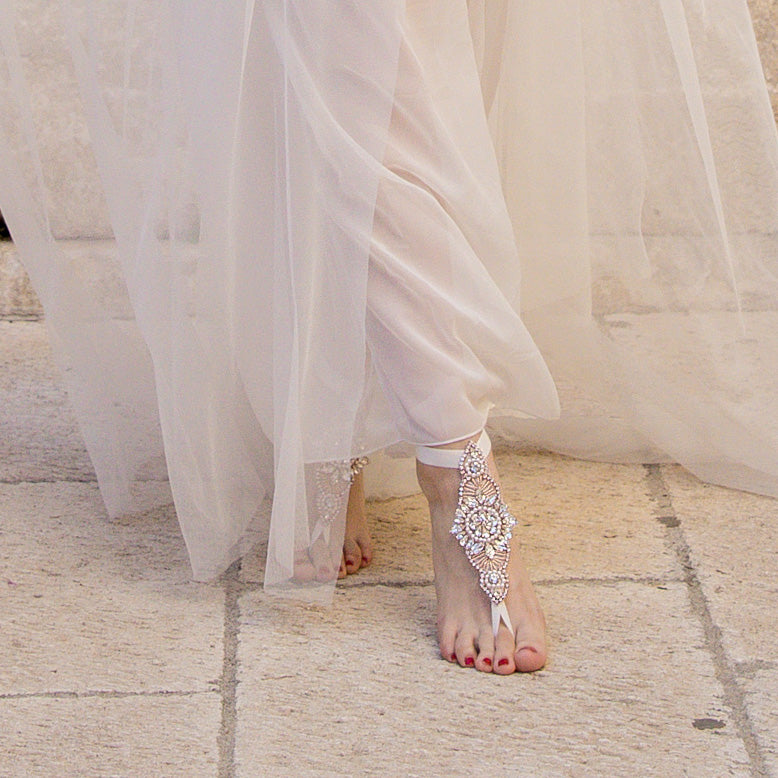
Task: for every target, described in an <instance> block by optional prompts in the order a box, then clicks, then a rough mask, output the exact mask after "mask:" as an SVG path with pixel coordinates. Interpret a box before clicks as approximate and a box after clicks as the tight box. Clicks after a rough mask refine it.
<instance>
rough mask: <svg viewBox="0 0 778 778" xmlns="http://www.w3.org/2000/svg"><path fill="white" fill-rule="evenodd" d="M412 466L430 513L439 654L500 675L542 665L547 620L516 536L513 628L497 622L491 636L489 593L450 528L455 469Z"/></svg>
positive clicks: (510, 601)
mask: <svg viewBox="0 0 778 778" xmlns="http://www.w3.org/2000/svg"><path fill="white" fill-rule="evenodd" d="M465 443H466V441H462V442H460V443H458V444H456V447H457V448H462V447H463V446H464V445H465ZM452 447H453V446H452ZM488 462H489V470H490V472H491V474H492V477H493V478H495V480H498V482H499V479H498V476H497V466H496V464H495V462H494V458H493V457H492V456H491V455H490V456H489V459H488ZM416 472H417V475H418V478H419V485H420V486H421V490H422V492H423V493H424V496H425V497H426V498H427V501H428V503H429V506H430V517H431V519H432V561H433V565H434V568H435V592H436V594H437V599H438V641H439V644H440V653H441V655H442V656H443V658H444V659H447V660H448V661H450V662H458V663H459V664H460V665H461V666H462V667H475V668H476V669H477V670H481V671H482V672H487V673H488V672H495V673H499V674H500V675H510V674H511V673H514V672H516V671H518V672H533V671H535V670H540V669H541V668H542V667H543V666H544V665H545V663H546V657H547V649H546V622H545V618H544V616H543V611H542V610H541V607H540V603H539V602H538V600H537V597H536V596H535V592H534V590H533V588H532V583H531V582H530V579H529V575H528V574H527V570H526V568H525V567H524V564H523V562H522V560H521V557H520V556H519V553H518V543H517V541H516V539H515V537H514V539H513V540H512V541H511V544H512V545H511V555H510V562H509V565H508V577H509V580H510V586H509V590H508V595H507V597H506V598H505V605H506V607H507V608H508V613H509V614H510V617H511V621H512V622H513V628H514V634H511V633H510V631H509V630H508V628H507V627H506V626H505V624H504V623H500V628H499V631H498V633H497V637H496V638H495V637H494V634H493V632H492V619H491V605H490V602H489V598H488V597H487V596H486V594H485V593H484V592H483V590H482V589H481V587H480V586H479V584H478V574H477V573H476V571H475V569H474V568H473V566H472V565H471V564H470V562H469V560H468V559H467V556H466V555H465V552H464V549H463V548H462V547H461V546H460V545H459V541H458V540H457V539H456V538H455V537H454V536H453V535H452V534H451V532H450V530H451V526H452V524H453V521H454V512H455V510H456V507H457V501H458V499H459V494H458V489H459V472H458V471H457V470H453V469H449V468H441V467H433V466H431V465H424V464H422V463H420V462H417V463H416ZM514 532H515V530H514Z"/></svg>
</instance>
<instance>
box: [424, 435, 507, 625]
mask: <svg viewBox="0 0 778 778" xmlns="http://www.w3.org/2000/svg"><path fill="white" fill-rule="evenodd" d="M491 450H492V442H491V441H490V440H489V436H488V435H487V434H486V430H484V431H483V432H482V433H481V437H480V438H479V439H478V443H477V444H476V443H473V442H472V441H470V442H469V443H468V444H467V446H466V447H465V449H464V451H463V450H461V449H445V448H433V447H431V446H417V447H416V459H418V460H419V462H421V463H422V464H424V465H432V466H433V467H447V468H451V469H456V470H459V474H460V476H461V481H460V483H459V502H458V503H457V509H456V514H455V518H454V525H453V526H452V527H451V534H452V535H453V536H454V537H455V538H456V539H457V540H458V541H459V544H460V545H461V546H462V548H464V550H465V554H467V558H468V559H469V560H470V564H471V565H473V567H474V568H475V569H476V570H477V571H478V574H479V583H480V585H481V589H483V591H484V592H485V593H486V595H487V596H488V597H489V600H490V601H491V604H492V629H493V630H494V634H495V635H497V631H498V629H499V628H500V622H504V623H505V626H506V627H507V628H508V630H509V631H510V632H511V633H513V626H512V624H511V619H510V616H509V615H508V609H507V607H506V606H505V597H506V595H507V594H508V560H509V559H510V553H511V547H510V540H511V534H512V530H513V527H514V526H516V519H515V518H514V517H513V516H512V515H511V513H510V511H509V510H508V506H507V505H506V504H505V503H504V502H503V500H502V497H501V494H500V487H499V486H498V485H497V482H496V481H495V480H494V478H492V476H491V475H489V467H488V464H487V461H486V459H487V457H488V456H489V452H490V451H491Z"/></svg>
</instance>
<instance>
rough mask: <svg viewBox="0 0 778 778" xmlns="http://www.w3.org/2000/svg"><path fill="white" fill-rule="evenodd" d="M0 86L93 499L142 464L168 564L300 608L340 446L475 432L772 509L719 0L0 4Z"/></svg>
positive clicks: (775, 198)
mask: <svg viewBox="0 0 778 778" xmlns="http://www.w3.org/2000/svg"><path fill="white" fill-rule="evenodd" d="M53 94H58V95H61V94H67V95H70V96H71V98H70V99H69V102H68V103H67V104H68V105H69V106H71V108H70V109H69V111H68V113H67V115H64V116H63V115H61V113H54V112H52V108H51V106H52V105H53V104H55V103H56V101H53V100H52V97H51V96H52V95H53ZM0 96H2V101H3V105H4V107H5V110H4V112H3V114H2V116H1V117H0V181H1V182H2V184H0V210H2V212H3V214H4V215H5V217H6V218H7V221H8V223H9V226H10V228H11V231H12V234H13V236H14V239H15V242H16V244H17V246H18V248H19V251H20V254H21V256H22V259H23V260H24V262H25V263H26V267H27V269H28V271H29V273H30V276H31V279H32V281H33V283H34V285H35V287H36V289H37V291H38V293H39V296H40V298H41V301H42V303H43V305H44V308H45V311H46V318H47V323H48V325H49V328H50V331H51V335H52V341H53V343H54V346H55V350H56V353H57V355H58V358H59V360H60V363H61V365H62V367H63V376H64V379H65V381H66V383H67V386H68V390H69V392H70V396H71V398H72V400H73V403H74V405H75V407H76V410H77V413H78V416H79V419H80V422H81V425H82V430H83V433H84V437H85V439H86V441H87V445H88V448H89V451H90V455H91V456H92V459H93V462H94V464H95V468H96V471H97V474H98V479H99V483H100V488H101V490H102V493H103V496H104V498H105V501H106V505H107V508H108V510H109V512H110V513H111V514H120V513H126V512H129V511H136V510H142V509H144V508H145V507H148V506H150V505H151V504H153V503H154V502H155V501H158V500H167V499H170V494H169V492H168V491H167V486H164V485H163V484H167V483H168V482H169V486H170V489H171V490H172V497H173V499H174V501H175V505H176V510H177V513H178V516H179V519H180V522H181V527H182V531H183V535H184V538H185V540H186V543H187V546H188V548H189V551H190V558H191V561H192V566H193V570H194V574H195V576H196V577H197V578H210V577H213V576H215V575H217V574H218V573H219V572H220V571H221V570H223V569H224V568H225V567H226V566H227V565H229V564H230V562H231V561H233V560H234V559H236V558H237V557H239V556H240V555H242V554H244V553H247V552H248V551H249V550H251V549H254V551H253V552H252V553H261V554H263V555H264V558H265V560H266V566H265V570H266V572H265V579H266V585H268V586H270V587H274V588H276V589H277V590H279V591H283V592H293V593H295V594H301V593H305V594H311V595H312V596H318V595H321V594H324V595H326V591H327V586H326V585H322V586H319V587H313V588H311V587H307V588H305V589H304V592H303V589H302V588H301V587H300V586H299V584H296V583H295V582H294V578H295V576H294V560H295V558H296V556H298V555H299V554H300V553H301V552H302V553H306V552H307V550H310V549H311V548H312V547H314V546H316V545H318V546H320V547H322V548H324V549H325V550H326V553H328V554H330V556H331V557H332V558H333V559H337V558H338V557H339V554H340V544H341V541H342V535H343V522H344V510H345V496H346V494H347V491H348V483H349V467H348V465H349V461H350V459H351V458H352V457H355V456H359V455H362V454H365V453H370V452H373V451H378V450H384V449H389V450H390V452H391V453H393V454H403V453H407V450H406V449H404V448H403V445H404V444H408V443H434V442H443V441H445V440H453V439H457V438H460V437H463V436H465V435H468V434H471V433H472V432H475V431H476V430H477V429H478V428H480V426H482V425H483V424H484V423H488V424H489V426H490V427H491V428H492V429H493V430H494V431H495V432H496V433H498V434H499V435H500V436H501V437H503V438H504V439H506V440H508V441H518V442H521V443H523V444H529V445H539V446H543V447H546V448H549V449H552V450H555V451H561V452H563V453H566V454H570V455H573V456H580V457H589V458H596V459H608V460H617V461H667V460H671V461H677V462H680V463H681V464H683V465H684V466H686V467H688V468H689V469H690V470H692V471H693V472H694V473H696V474H697V475H699V476H700V477H702V478H704V479H707V480H710V481H713V482H716V483H721V484H725V485H728V486H733V487H736V488H743V489H750V490H754V491H758V492H762V493H766V494H774V495H778V423H777V422H776V418H778V407H776V406H778V397H777V396H776V393H775V391H774V380H775V379H774V376H775V374H776V368H778V278H777V277H776V271H777V270H778V237H777V236H778V230H777V229H776V227H778V210H777V209H776V205H777V204H778V171H777V169H776V162H777V161H778V143H777V142H776V140H777V139H776V132H775V124H774V121H773V118H772V114H771V110H770V105H769V101H768V99H767V93H766V89H765V86H764V81H763V77H762V72H761V68H760V64H759V59H758V54H757V51H756V46H755V41H754V35H753V31H752V28H751V22H750V18H749V15H748V10H747V7H746V5H745V3H744V2H735V1H734V0H706V1H705V2H703V0H647V1H646V2H641V3H639V4H624V3H619V2H615V1H614V2H609V1H608V0H588V1H587V2H586V3H582V2H573V1H571V0H544V2H542V3H541V2H536V3H533V2H524V1H523V0H471V1H470V2H466V0H453V1H452V0H407V2H403V1H402V0H372V2H370V3H351V2H344V3H334V2H332V1H331V0H286V1H282V0H253V1H252V0H241V2H223V3H206V2H192V0H187V1H186V2H184V0H163V1H160V0H154V1H152V0H101V2H100V3H99V4H98V3H90V2H87V1H86V0H84V1H83V2H75V0H73V1H72V2H71V1H70V0H63V1H62V3H61V4H59V5H58V6H56V7H51V5H50V4H48V3H45V2H42V0H16V2H11V0H0ZM53 126H54V127H57V128H59V133H60V137H59V142H58V143H57V144H55V145H53V146H52V144H51V143H48V142H47V138H49V137H50V136H51V128H52V127H53ZM64 159H67V160H68V166H67V168H65V166H64V163H63V160H64ZM84 202H88V203H90V206H89V207H88V208H85V207H79V203H84ZM520 268H521V273H520V272H519V271H520ZM520 316H521V318H520ZM549 371H550V372H549ZM552 376H553V381H552ZM554 385H556V389H555V386H554ZM557 392H558V394H557ZM157 483H158V484H160V488H159V489H155V488H152V485H154V484H157ZM383 488H384V490H385V491H391V490H392V488H393V487H392V485H391V484H383ZM320 583H321V582H320Z"/></svg>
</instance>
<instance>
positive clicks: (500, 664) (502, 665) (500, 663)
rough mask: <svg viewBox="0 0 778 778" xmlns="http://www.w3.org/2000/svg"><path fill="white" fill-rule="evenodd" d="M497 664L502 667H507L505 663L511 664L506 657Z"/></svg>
mask: <svg viewBox="0 0 778 778" xmlns="http://www.w3.org/2000/svg"><path fill="white" fill-rule="evenodd" d="M497 664H498V665H499V666H500V667H505V665H507V664H509V662H508V660H507V659H506V658H505V657H503V658H502V659H501V660H500V661H499V662H498V663H497Z"/></svg>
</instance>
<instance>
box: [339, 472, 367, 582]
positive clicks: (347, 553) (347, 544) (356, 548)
mask: <svg viewBox="0 0 778 778" xmlns="http://www.w3.org/2000/svg"><path fill="white" fill-rule="evenodd" d="M372 561H373V541H372V539H371V538H370V530H369V529H368V526H367V515H366V512H365V481H364V476H363V473H362V471H360V472H359V473H357V475H356V476H355V477H354V480H353V481H352V482H351V490H350V491H349V493H348V508H347V509H346V535H345V537H344V538H343V556H342V557H341V561H340V570H339V571H338V578H345V577H346V576H347V575H351V574H352V573H356V572H357V570H359V569H360V568H362V567H367V566H368V565H369V564H370V563H371V562H372Z"/></svg>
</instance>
